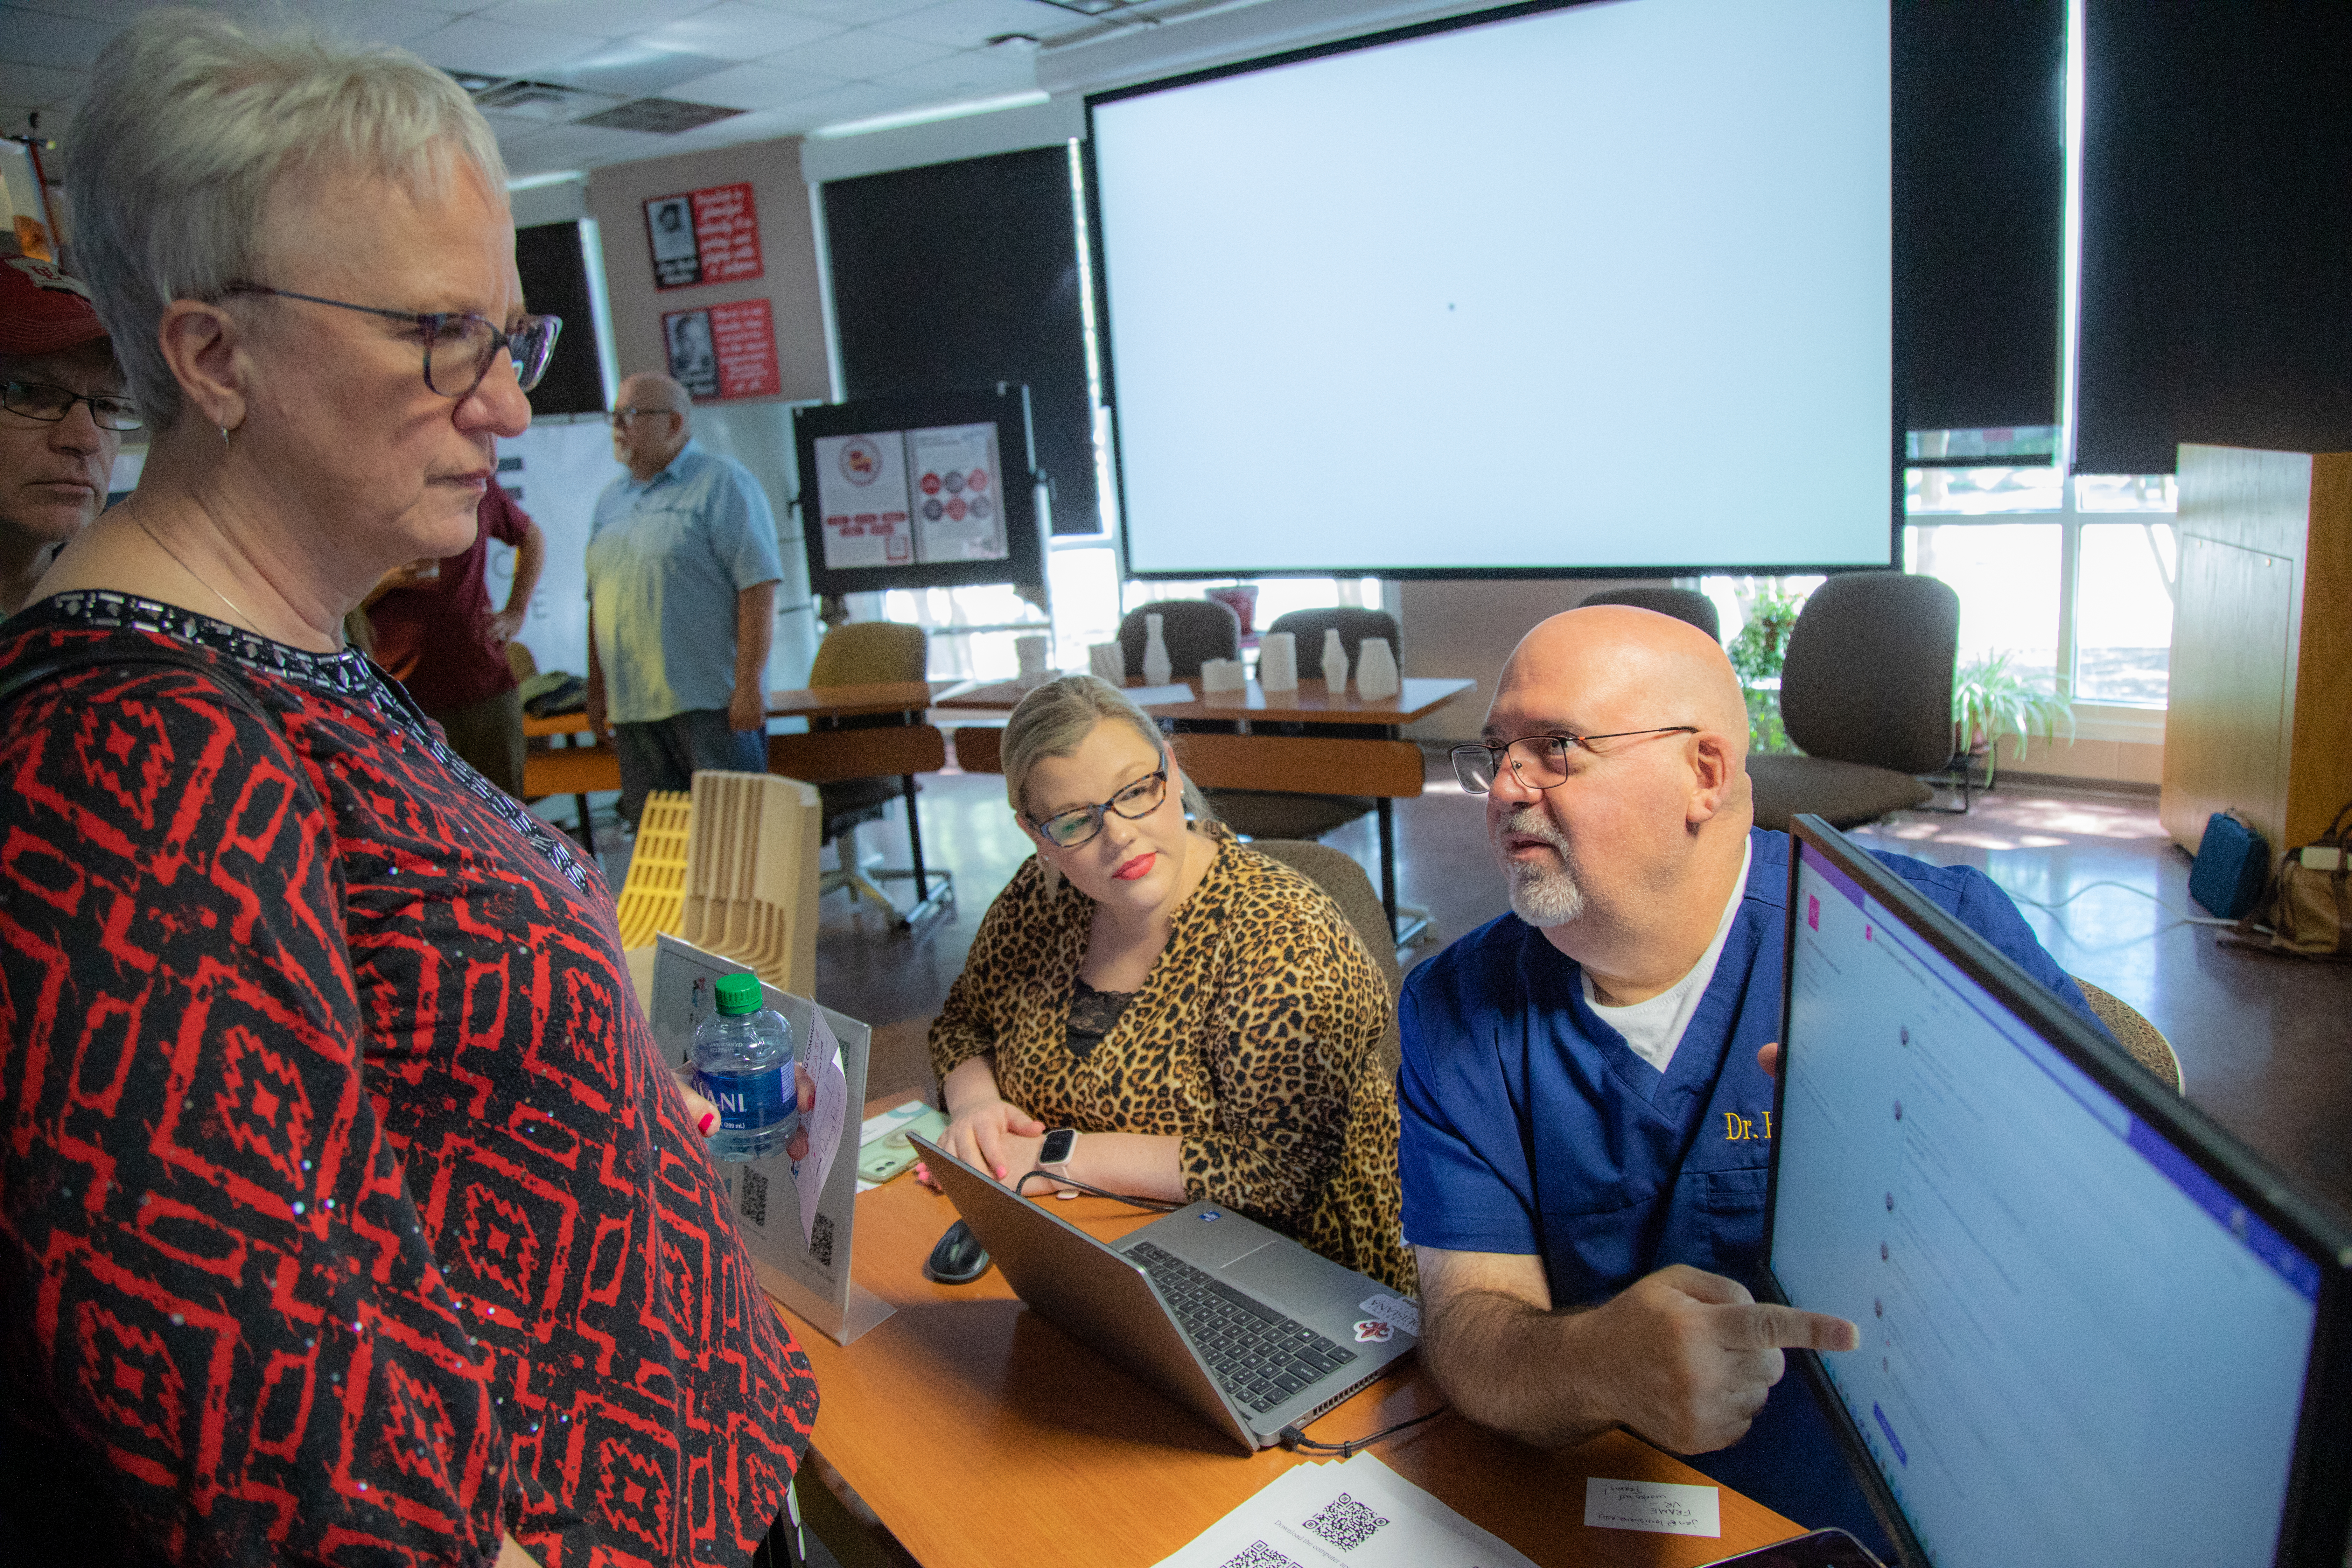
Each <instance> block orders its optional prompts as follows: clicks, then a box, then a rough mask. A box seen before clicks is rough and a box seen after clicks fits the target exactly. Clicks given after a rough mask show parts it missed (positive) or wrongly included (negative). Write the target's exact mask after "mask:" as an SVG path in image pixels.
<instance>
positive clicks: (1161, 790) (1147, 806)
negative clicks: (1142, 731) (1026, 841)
mask: <svg viewBox="0 0 2352 1568" xmlns="http://www.w3.org/2000/svg"><path fill="white" fill-rule="evenodd" d="M1167 798H1168V753H1167V752H1160V768H1159V771H1158V772H1156V773H1150V774H1147V775H1145V776H1144V777H1142V778H1139V779H1138V780H1136V781H1135V782H1134V783H1133V784H1129V785H1128V786H1127V787H1126V788H1125V789H1123V790H1121V791H1119V792H1118V794H1117V795H1113V796H1111V797H1110V798H1109V799H1108V800H1107V801H1105V802H1103V803H1102V804H1101V805H1074V806H1072V807H1070V809H1069V810H1067V811H1057V812H1055V814H1054V815H1053V816H1049V817H1047V818H1046V819H1045V821H1043V822H1040V821H1038V820H1037V819H1036V818H1035V817H1034V816H1032V817H1028V818H1027V821H1028V823H1029V826H1031V827H1033V828H1034V829H1036V831H1037V837H1040V838H1042V839H1044V840H1045V842H1046V843H1048V844H1051V845H1052V846H1054V847H1055V848H1056V849H1076V847H1078V846H1079V845H1081V844H1085V843H1088V842H1090V841H1091V840H1092V839H1093V838H1094V837H1095V835H1096V834H1097V833H1100V832H1101V831H1102V830H1103V816H1104V814H1106V813H1108V812H1114V811H1115V812H1117V813H1118V815H1119V816H1123V817H1125V818H1127V819H1128V820H1129V822H1132V821H1134V820H1135V819H1136V818H1137V817H1139V816H1150V815H1151V814H1152V813H1153V812H1155V811H1158V810H1159V809H1160V802H1162V801H1164V800H1166V799H1167Z"/></svg>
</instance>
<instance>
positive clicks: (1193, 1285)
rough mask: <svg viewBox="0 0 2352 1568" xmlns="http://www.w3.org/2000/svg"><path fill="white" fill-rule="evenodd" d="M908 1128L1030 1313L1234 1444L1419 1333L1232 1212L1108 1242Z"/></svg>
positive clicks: (1277, 1427)
mask: <svg viewBox="0 0 2352 1568" xmlns="http://www.w3.org/2000/svg"><path fill="white" fill-rule="evenodd" d="M908 1142H911V1143H913V1144H915V1145H916V1146H917V1147H919V1148H920V1149H921V1150H922V1152H923V1159H924V1161H925V1162H926V1163H928V1164H929V1167H930V1171H931V1174H932V1175H933V1176H934V1177H935V1178H936V1179H937V1180H938V1182H939V1184H940V1186H941V1187H943V1188H944V1189H946V1191H947V1194H948V1197H949V1199H950V1202H952V1203H953V1204H954V1205H955V1206H956V1212H957V1213H958V1214H960V1215H962V1216H963V1221H964V1223H965V1224H966V1225H968V1226H971V1233H972V1235H973V1236H975V1237H978V1238H979V1240H980V1244H981V1246H982V1247H986V1248H987V1249H988V1256H989V1258H990V1259H991V1260H992V1262H994V1263H995V1265H996V1267H997V1268H1002V1269H1003V1271H1004V1278H1005V1280H1006V1282H1007V1283H1009V1284H1010V1285H1011V1286H1012V1287H1013V1293H1014V1294H1015V1295H1017V1296H1019V1297H1020V1298H1021V1300H1023V1301H1024V1302H1026V1303H1027V1304H1028V1305H1029V1307H1030V1309H1031V1310H1033V1311H1034V1312H1036V1313H1037V1314H1038V1315H1040V1316H1041V1317H1044V1318H1045V1319H1047V1320H1048V1321H1051V1322H1053V1323H1055V1324H1056V1325H1058V1326H1060V1327H1061V1328H1063V1329H1066V1330H1067V1331H1069V1332H1071V1333H1073V1334H1075V1335H1076V1336H1077V1337H1078V1338H1079V1339H1081V1340H1084V1341H1085V1342H1087V1344H1089V1345H1092V1346H1093V1347H1094V1348H1095V1349H1096V1350H1097V1351H1099V1352H1101V1353H1102V1354H1103V1355H1105V1356H1106V1357H1108V1359H1110V1360H1111V1361H1113V1362H1116V1363H1118V1365H1120V1366H1122V1367H1124V1368H1126V1369H1127V1370H1128V1371H1129V1372H1131V1373H1134V1374H1135V1375H1136V1376H1138V1377H1139V1378H1141V1379H1143V1381H1144V1382H1146V1383H1149V1384H1151V1385H1152V1386H1153V1387H1154V1388H1157V1389H1158V1390H1160V1393H1162V1394H1166V1395H1168V1397H1169V1398H1171V1399H1172V1400H1174V1401H1176V1402H1177V1403H1178V1404H1179V1405H1183V1406H1185V1407H1186V1408H1187V1409H1190V1410H1192V1411H1193V1412H1195V1413H1196V1414H1198V1415H1200V1416H1201V1417H1202V1419H1203V1420H1205V1421H1207V1422H1208V1423H1209V1425H1210V1426H1214V1427H1215V1428H1217V1430H1219V1431H1221V1432H1223V1433H1225V1434H1226V1435H1227V1436H1231V1437H1232V1438H1233V1439H1234V1441H1235V1442H1237V1443H1239V1444H1240V1445H1241V1446H1242V1447H1243V1450H1244V1452H1246V1453H1255V1452H1256V1451H1257V1450H1258V1449H1260V1448H1267V1447H1273V1446H1274V1445H1275V1444H1276V1443H1277V1442H1279V1441H1280V1440H1281V1432H1282V1429H1283V1428H1284V1427H1285V1426H1292V1425H1304V1424H1305V1423H1307V1422H1308V1421H1311V1420H1313V1419H1314V1418H1315V1417H1316V1416H1318V1415H1322V1414H1323V1413H1324V1412H1325V1411H1327V1410H1328V1409H1330V1408H1331V1407H1332V1406H1333V1405H1337V1404H1339V1402H1340V1401H1341V1400H1343V1399H1346V1398H1347V1397H1348V1396H1349V1394H1354V1393H1355V1392H1356V1391H1357V1390H1358V1389H1360V1388H1361V1387H1363V1386H1364V1385H1365V1384H1368V1383H1370V1382H1371V1381H1372V1379H1374V1378H1376V1377H1378V1376H1379V1375H1380V1374H1381V1373H1382V1372H1384V1371H1386V1370H1387V1368H1388V1365H1389V1363H1391V1362H1393V1361H1395V1360H1396V1359H1397V1358H1398V1357H1399V1356H1402V1355H1403V1354H1404V1353H1405V1352H1407V1351H1410V1350H1411V1349H1412V1347H1413V1346H1414V1344H1415V1343H1417V1342H1418V1341H1417V1337H1416V1336H1415V1335H1413V1334H1412V1333H1409V1332H1407V1331H1406V1330H1405V1328H1404V1327H1403V1323H1402V1322H1401V1321H1399V1320H1400V1319H1402V1320H1404V1321H1414V1315H1413V1313H1412V1311H1411V1310H1410V1309H1409V1308H1407V1307H1406V1305H1405V1303H1404V1302H1403V1301H1402V1299H1401V1298H1399V1297H1398V1295H1397V1293H1396V1292H1395V1291H1394V1290H1391V1289H1389V1287H1387V1286H1386V1285H1383V1284H1381V1282H1380V1281H1379V1280H1377V1279H1371V1278H1370V1277H1368V1276H1366V1275H1362V1274H1359V1273H1357V1272H1356V1271H1355V1270H1354V1269H1352V1268H1341V1267H1340V1266H1339V1265H1338V1264H1336V1263H1334V1262H1332V1261H1330V1260H1329V1259H1328V1258H1319V1257H1318V1256H1316V1255H1315V1254H1314V1253H1312V1252H1309V1251H1307V1248H1305V1247H1301V1246H1299V1245H1298V1243H1297V1242H1295V1241H1293V1240H1291V1239H1290V1238H1289V1237H1286V1236H1284V1235H1282V1234H1281V1233H1280V1232H1278V1231H1274V1230H1269V1229H1267V1228H1266V1227H1265V1226H1262V1225H1260V1224H1258V1223H1257V1222H1256V1221H1255V1220H1252V1219H1247V1218H1244V1216H1243V1215H1238V1214H1235V1213H1234V1211H1233V1210H1231V1209H1228V1208H1223V1207H1221V1206H1219V1205H1215V1204H1188V1205H1185V1206H1184V1207H1182V1208H1181V1209H1178V1210H1176V1211H1175V1212H1174V1213H1172V1214H1168V1215H1161V1216H1160V1218H1158V1219H1156V1220H1153V1221H1152V1222H1151V1223H1150V1225H1147V1226H1141V1227H1139V1228H1138V1229H1136V1230H1132V1231H1129V1233H1128V1234H1127V1235H1125V1236H1123V1237H1119V1238H1118V1240H1117V1241H1116V1242H1112V1243H1109V1244H1105V1243H1103V1242H1100V1241H1097V1240H1096V1239H1095V1238H1094V1237H1091V1236H1088V1235H1087V1233H1086V1232H1085V1231H1083V1230H1080V1229H1079V1228H1078V1227H1077V1226H1074V1225H1072V1224H1070V1223H1069V1222H1068V1221H1066V1220H1065V1219H1063V1218H1061V1217H1060V1216H1059V1215H1055V1213H1054V1212H1053V1210H1052V1208H1051V1207H1050V1206H1049V1205H1045V1204H1038V1203H1034V1202H1032V1201H1031V1200H1029V1199H1027V1198H1024V1197H1020V1196H1017V1195H1016V1194H1014V1193H1013V1191H1012V1189H1010V1188H1009V1187H1006V1186H1004V1185H1003V1184H1002V1183H999V1182H997V1181H994V1180H992V1178H990V1177H989V1176H987V1175H986V1174H984V1173H982V1172H980V1171H978V1170H975V1169H973V1168H972V1167H971V1166H970V1165H967V1164H965V1163H963V1162H962V1161H961V1160H959V1159H957V1158H956V1157H955V1156H954V1155H952V1154H950V1153H949V1152H947V1151H946V1150H944V1149H942V1148H940V1146H939V1145H938V1144H936V1143H934V1142H931V1141H930V1140H929V1139H928V1138H924V1137H922V1136H921V1135H919V1134H918V1133H911V1132H910V1133H908ZM1390 1303H1396V1305H1394V1306H1391V1304H1390ZM1401 1308H1402V1309H1404V1310H1400V1309H1401Z"/></svg>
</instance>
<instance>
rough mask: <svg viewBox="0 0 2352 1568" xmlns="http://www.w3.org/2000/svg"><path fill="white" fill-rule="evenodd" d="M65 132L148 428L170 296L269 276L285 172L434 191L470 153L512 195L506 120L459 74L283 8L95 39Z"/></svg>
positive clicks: (85, 243)
mask: <svg viewBox="0 0 2352 1568" xmlns="http://www.w3.org/2000/svg"><path fill="white" fill-rule="evenodd" d="M73 140H74V148H73V158H72V160H71V161H70V163H69V164H68V169H67V174H66V192H67V196H68V200H69V201H70V202H71V204H72V206H71V210H72V213H73V216H74V258H75V267H76V270H77V271H78V273H79V275H80V276H81V278H82V279H84V280H85V281H86V282H88V283H89V289H90V293H91V296H92V297H93V299H94V300H95V302H96V304H97V306H98V313H99V317H100V320H101V321H104V322H105V323H106V328H107V331H108V332H109V334H110V336H111V337H112V339H113V342H114V352H115V353H116V355H117V356H118V357H119V358H120V359H121V362H122V368H123V373H124V374H125V375H126V376H127V377H128V378H129V380H130V383H131V393H132V395H134V396H135V397H136V398H137V399H138V401H139V406H140V408H141V410H142V412H143V413H144V414H145V416H146V418H147V423H148V425H149V426H151V427H152V428H156V429H168V428H170V427H172V426H174V425H176V424H178V423H179V419H180V413H181V398H180V385H179V382H178V380H177V378H176V377H174V376H173V374H172V369H171V366H170V365H169V364H167V363H165V362H164V359H163V351H162V349H161V348H159V347H158V346H157V344H156V342H155V329H156V326H157V324H158V323H159V322H160V321H162V320H163V310H164V307H165V306H167V305H169V304H170V303H171V302H172V301H173V300H218V299H220V298H221V297H222V295H223V292H224V291H225V289H226V288H227V286H228V285H229V284H230V283H232V282H236V281H238V280H241V279H250V280H252V281H256V282H276V281H278V279H271V278H269V277H268V276H267V271H268V268H267V267H266V266H265V261H266V258H265V257H264V256H263V255H262V248H263V245H264V242H265V239H266V238H267V236H266V234H265V222H266V219H267V217H268V204H269V200H270V197H271V195H272V194H273V193H274V192H275V191H276V190H277V189H278V185H279V184H281V183H282V182H283V181H285V180H286V179H287V178H289V176H296V175H303V174H320V173H332V174H352V175H357V176H360V177H362V178H366V177H376V178H385V179H391V180H395V181H399V182H402V183H404V184H407V185H408V186H409V187H410V188H411V189H413V190H415V191H416V192H418V193H419V194H421V195H438V194H439V193H440V191H441V190H442V189H444V188H445V184H446V181H447V180H448V178H449V175H450V174H451V172H452V170H453V168H455V167H456V166H457V165H460V164H465V165H470V166H471V167H472V168H473V169H474V170H476V171H477V172H478V174H480V175H481V176H482V178H483V180H484V181H485V182H486V183H487V184H488V186H489V188H490V190H491V191H492V192H493V193H495V195H496V196H497V198H498V199H499V200H500V201H503V200H504V199H505V196H506V182H507V175H506V162H505V160H504V159H503V158H501V157H500V156H499V143H498V137H497V136H496V134H494V133H493V132H491V130H490V127H489V122H488V121H486V120H484V119H483V118H482V114H481V110H478V109H477V108H476V107H475V106H474V100H472V99H471V98H469V97H467V93H466V89H464V88H461V87H459V86H458V85H457V83H456V82H455V81H453V80H451V79H450V78H449V77H448V76H447V75H446V74H445V73H444V72H442V71H439V70H436V69H435V68H433V67H431V66H428V65H426V64H425V62H424V61H423V60H420V59H418V58H416V57H415V55H412V54H410V53H409V52H408V51H406V50H405V49H394V48H387V47H381V46H376V45H367V44H355V43H349V42H345V41H343V40H341V39H339V38H336V37H332V36H331V35H330V34H328V33H325V32H322V31H320V29H318V28H317V27H315V26H310V25H309V24H307V23H303V22H299V21H295V20H291V19H289V20H285V21H282V22H275V23H265V22H262V21H259V20H240V19H236V18H232V17H229V16H218V15H215V14H212V13H208V12H204V11H195V10H188V9H174V10H167V11H154V12H150V13H149V14H148V15H146V16H142V17H141V18H140V19H139V20H138V21H136V22H134V23H132V24H131V26H129V27H128V28H126V29H124V31H123V33H122V34H121V37H117V38H115V39H114V40H113V41H111V42H110V43H109V44H108V45H107V46H106V47H105V48H103V49H101V50H100V51H99V56H98V60H97V62H96V64H95V65H94V66H93V67H92V68H91V70H90V76H89V86H88V88H87V89H85V90H84V92H83V95H82V100H81V107H80V109H79V110H78V111H77V113H76V114H75V116H74V127H73ZM362 302H363V303H369V304H373V303H378V302H379V301H374V300H368V301H362ZM389 303H394V304H397V303H399V302H398V301H389Z"/></svg>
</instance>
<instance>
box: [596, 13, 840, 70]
mask: <svg viewBox="0 0 2352 1568" xmlns="http://www.w3.org/2000/svg"><path fill="white" fill-rule="evenodd" d="M839 31H841V29H840V28H839V27H838V26H835V24H833V23H831V22H820V21H817V20H816V19H815V18H814V17H810V16H793V15H792V14H791V13H789V12H784V11H770V10H766V9H764V8H763V7H761V6H758V5H745V4H743V3H742V0H720V3H719V5H713V6H711V7H710V8H709V9H708V10H704V11H698V12H696V13H695V14H694V15H693V16H687V17H683V18H681V19H680V20H678V21H675V22H671V23H667V24H666V25H665V26H659V27H656V28H654V29H653V30H652V31H651V32H646V33H639V34H637V35H636V36H635V40H634V41H635V42H636V43H640V44H646V45H649V46H651V47H655V48H660V49H679V50H684V51H686V52H688V53H691V54H698V55H717V56H718V57H719V58H721V59H736V60H756V59H762V58H766V57H767V56H769V55H772V54H778V53H781V52H782V51H783V50H785V49H789V48H793V47H796V46H798V45H801V44H808V43H814V42H815V41H816V40H817V39H819V38H822V37H827V36H829V35H831V34H834V33H837V32H839Z"/></svg>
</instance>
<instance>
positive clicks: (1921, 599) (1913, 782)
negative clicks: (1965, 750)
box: [1748, 572, 1960, 831]
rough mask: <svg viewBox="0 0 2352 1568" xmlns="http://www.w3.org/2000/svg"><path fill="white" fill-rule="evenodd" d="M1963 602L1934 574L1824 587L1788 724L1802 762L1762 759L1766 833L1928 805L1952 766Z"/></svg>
mask: <svg viewBox="0 0 2352 1568" xmlns="http://www.w3.org/2000/svg"><path fill="white" fill-rule="evenodd" d="M1959 641H1960V599H1959V595H1957V594H1955V593H1953V592H1952V590H1951V589H1950V588H1949V587H1948V586H1947V585H1946V584H1943V583H1940V582H1938V581H1937V579H1935V578H1933V577H1916V576H1913V575H1911V574H1909V573H1906V572H1854V573H1850V574H1845V575H1843V576H1837V577H1832V578H1830V579H1829V580H1828V581H1827V582H1825V583H1823V584H1822V585H1821V586H1820V587H1818V588H1816V589H1814V590H1813V594H1812V597H1811V598H1809V599H1807V600H1806V601H1805V607H1804V608H1803V609H1802V610H1801V611H1799V612H1798V615H1797V624H1796V626H1794V627H1792V628H1791V629H1790V633H1789V654H1788V658H1786V660H1784V661H1783V663H1782V665H1781V668H1780V721H1781V723H1782V724H1783V725H1785V726H1786V727H1787V729H1788V731H1789V739H1790V740H1791V741H1793V742H1796V744H1797V745H1798V746H1799V747H1801V749H1802V751H1803V752H1804V754H1803V755H1802V756H1787V755H1776V754H1770V753H1763V754H1757V753H1750V755H1749V756H1748V780H1749V782H1750V783H1751V784H1754V786H1755V795H1756V825H1757V826H1759V827H1769V828H1773V829H1776V830H1781V831H1785V830H1786V829H1787V827H1788V826H1789V819H1790V817H1792V816H1796V815H1797V814H1798V813H1799V812H1804V811H1810V812H1814V813H1817V814H1818V815H1820V816H1822V817H1824V818H1826V819H1827V820H1828V821H1829V823H1830V824H1831V826H1835V827H1858V826H1861V825H1862V824H1864V823H1865V822H1873V821H1875V820H1876V819H1878V818H1879V817H1882V816H1885V815H1886V814H1887V813H1888V812H1890V811H1900V810H1903V809H1904V808H1906V807H1907V806H1915V805H1926V804H1927V802H1928V801H1929V800H1930V799H1932V798H1934V795H1935V792H1934V791H1933V790H1931V789H1929V788H1928V787H1927V785H1926V784H1922V783H1921V782H1920V781H1919V779H1918V778H1917V777H1916V774H1919V773H1933V772H1934V771H1936V770H1937V769H1938V768H1941V767H1943V766H1944V765H1945V764H1946V763H1948V762H1949V761H1950V760H1951V755H1952V679H1953V673H1954V669H1955V667H1956V665H1957V663H1958V654H1959Z"/></svg>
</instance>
